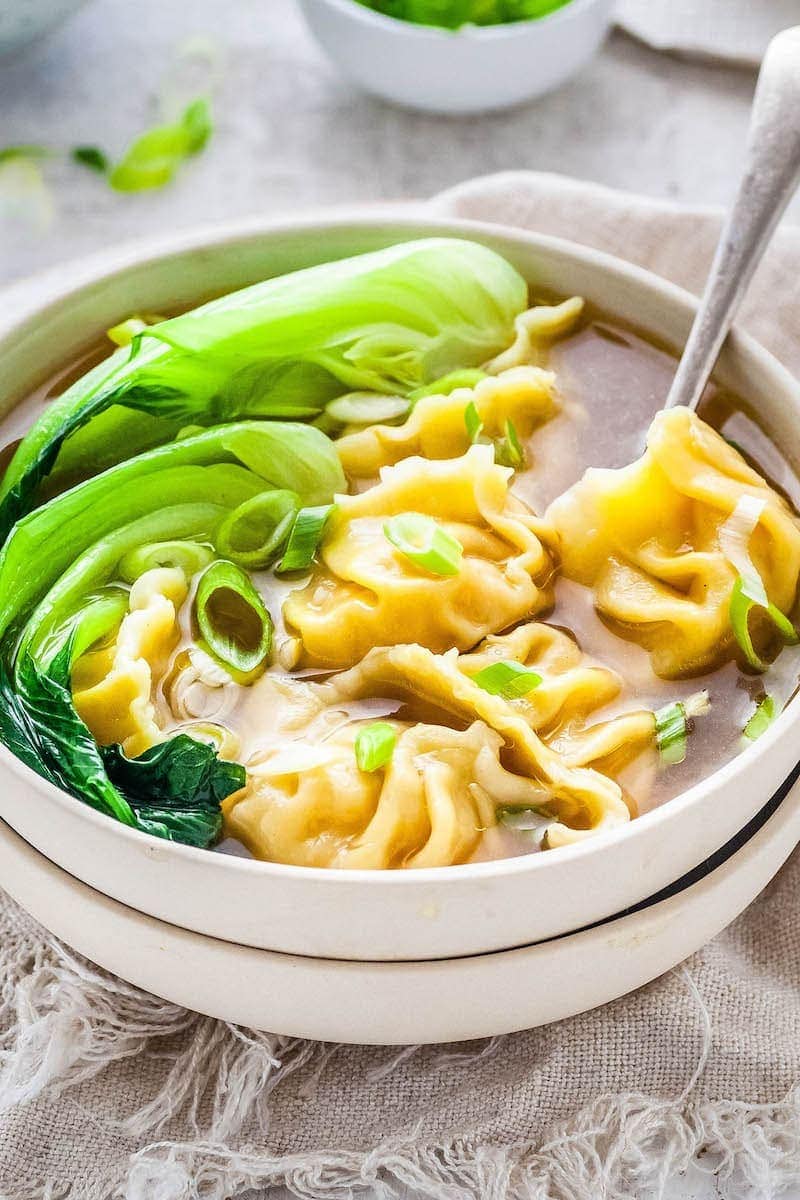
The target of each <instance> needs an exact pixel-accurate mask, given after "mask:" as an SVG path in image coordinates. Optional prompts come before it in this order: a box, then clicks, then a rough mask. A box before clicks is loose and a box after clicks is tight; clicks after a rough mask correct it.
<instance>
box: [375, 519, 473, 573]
mask: <svg viewBox="0 0 800 1200" xmlns="http://www.w3.org/2000/svg"><path fill="white" fill-rule="evenodd" d="M383 532H384V535H385V536H386V538H388V540H389V541H390V542H391V543H392V545H393V546H394V547H395V549H397V550H399V551H400V553H401V554H402V555H403V556H404V557H405V558H407V559H408V560H409V561H410V562H412V563H414V565H415V566H417V567H422V568H424V570H426V571H430V573H431V575H443V576H446V575H457V574H458V572H459V570H460V569H461V558H462V556H463V553H464V547H463V546H462V545H461V542H460V541H459V540H458V538H457V537H454V536H453V534H452V533H448V531H447V530H446V529H443V528H442V526H441V525H439V524H438V523H437V522H436V521H434V519H433V517H426V516H424V515H423V514H422V513H400V515H399V516H396V517H390V518H389V520H388V521H387V522H386V523H385V524H384V526H383Z"/></svg>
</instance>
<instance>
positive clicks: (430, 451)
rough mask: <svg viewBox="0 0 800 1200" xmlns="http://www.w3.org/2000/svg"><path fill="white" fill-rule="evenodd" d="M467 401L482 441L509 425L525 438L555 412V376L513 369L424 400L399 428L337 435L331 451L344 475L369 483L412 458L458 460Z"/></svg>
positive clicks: (464, 445) (465, 439) (464, 446)
mask: <svg viewBox="0 0 800 1200" xmlns="http://www.w3.org/2000/svg"><path fill="white" fill-rule="evenodd" d="M471 403H472V404H474V405H475V408H476V409H477V412H478V416H479V417H480V419H481V421H482V422H483V432H484V434H485V435H486V436H487V437H489V438H499V437H504V436H505V432H506V422H507V421H511V422H513V425H514V428H515V429H516V431H517V433H518V434H519V436H520V437H521V438H527V437H529V436H530V435H531V433H532V432H533V430H534V429H535V427H536V426H537V425H540V424H541V423H542V422H543V421H546V420H547V419H548V418H549V417H550V416H552V414H553V412H554V411H555V406H556V400H555V376H554V375H553V374H552V373H551V372H550V371H543V370H541V368H539V367H512V368H511V369H509V370H507V371H503V372H502V373H501V374H500V375H490V376H488V377H487V378H486V379H482V380H481V381H480V383H478V384H476V385H475V387H474V388H456V389H455V391H453V392H451V393H450V394H449V395H448V396H425V397H423V398H422V399H421V400H418V401H417V403H416V404H415V406H414V408H413V409H412V411H411V413H410V415H409V416H408V418H407V419H406V420H405V421H404V422H403V424H402V425H370V426H368V427H367V428H366V429H361V430H358V431H357V432H355V433H349V434H345V435H344V436H343V437H340V438H339V439H338V441H337V442H336V450H337V452H338V454H339V459H340V461H341V464H342V466H343V468H344V470H345V472H346V474H347V475H349V476H350V478H351V479H372V478H373V477H374V476H376V475H377V474H378V472H379V471H380V469H381V468H382V467H386V466H390V465H392V464H394V463H397V462H400V461H401V459H404V458H410V457H412V456H413V455H421V456H422V457H423V458H429V459H442V458H458V457H459V455H461V454H464V453H465V452H466V451H467V450H468V449H469V446H470V437H469V434H468V432H467V425H466V422H465V419H464V413H465V411H466V408H467V406H468V405H469V404H471Z"/></svg>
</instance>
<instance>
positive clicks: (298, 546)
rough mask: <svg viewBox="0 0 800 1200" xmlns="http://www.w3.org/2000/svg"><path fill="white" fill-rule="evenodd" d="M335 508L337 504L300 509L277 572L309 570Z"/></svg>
mask: <svg viewBox="0 0 800 1200" xmlns="http://www.w3.org/2000/svg"><path fill="white" fill-rule="evenodd" d="M335 508H336V505H335V504H319V505H316V506H314V507H312V508H301V509H300V511H299V513H298V514H297V516H296V517H295V518H294V524H293V525H292V528H291V532H290V533H289V541H288V543H287V545H286V550H285V551H284V554H283V558H282V559H281V561H280V563H279V564H278V566H277V568H276V570H277V571H279V572H281V573H283V572H285V571H307V570H308V568H309V567H310V566H311V564H312V562H313V561H314V556H315V554H316V553H317V548H318V546H319V544H320V542H321V541H322V537H323V534H324V533H325V526H326V525H327V524H328V521H329V520H330V518H331V514H332V513H333V510H334V509H335Z"/></svg>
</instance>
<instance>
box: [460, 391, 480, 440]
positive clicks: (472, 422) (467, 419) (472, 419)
mask: <svg viewBox="0 0 800 1200" xmlns="http://www.w3.org/2000/svg"><path fill="white" fill-rule="evenodd" d="M464 424H465V425H466V427H467V437H468V438H469V441H470V445H471V446H474V445H475V443H476V442H477V440H478V438H479V437H480V436H481V434H482V433H483V421H482V420H481V416H480V413H479V412H478V409H477V406H476V404H475V401H474V400H470V402H469V404H468V405H467V407H466V408H465V409H464Z"/></svg>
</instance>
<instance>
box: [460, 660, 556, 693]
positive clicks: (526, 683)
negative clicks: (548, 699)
mask: <svg viewBox="0 0 800 1200" xmlns="http://www.w3.org/2000/svg"><path fill="white" fill-rule="evenodd" d="M472 682H473V683H477V685H478V687H480V688H483V690H484V691H485V692H488V693H489V695H490V696H502V697H503V699H504V700H519V699H520V698H521V697H522V696H527V694H528V692H532V691H533V689H534V688H537V687H538V686H539V684H540V683H541V682H542V677H541V675H539V674H538V673H537V672H536V671H532V670H531V669H530V668H529V667H523V666H522V665H521V663H517V662H509V661H508V660H507V659H500V660H499V662H495V663H491V664H490V665H489V666H488V667H484V668H483V669H482V670H480V671H478V673H477V675H473V676H472Z"/></svg>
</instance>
